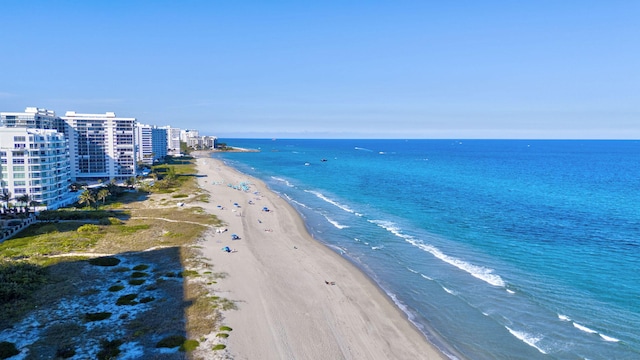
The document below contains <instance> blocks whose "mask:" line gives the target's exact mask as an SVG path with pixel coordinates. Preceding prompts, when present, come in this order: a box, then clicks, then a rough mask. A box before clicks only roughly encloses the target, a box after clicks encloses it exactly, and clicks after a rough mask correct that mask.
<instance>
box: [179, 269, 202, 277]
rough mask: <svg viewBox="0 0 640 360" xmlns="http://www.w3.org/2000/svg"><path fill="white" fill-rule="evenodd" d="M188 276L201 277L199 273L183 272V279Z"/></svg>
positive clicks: (192, 271) (193, 271)
mask: <svg viewBox="0 0 640 360" xmlns="http://www.w3.org/2000/svg"><path fill="white" fill-rule="evenodd" d="M188 276H194V277H195V276H200V274H198V272H197V271H195V270H185V271H183V272H182V277H188Z"/></svg>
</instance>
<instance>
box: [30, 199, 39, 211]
mask: <svg viewBox="0 0 640 360" xmlns="http://www.w3.org/2000/svg"><path fill="white" fill-rule="evenodd" d="M29 205H30V206H31V207H33V210H34V211H35V210H36V207H38V206H39V205H40V202H39V201H35V200H31V201H29Z"/></svg>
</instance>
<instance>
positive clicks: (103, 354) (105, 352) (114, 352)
mask: <svg viewBox="0 0 640 360" xmlns="http://www.w3.org/2000/svg"><path fill="white" fill-rule="evenodd" d="M122 342H123V341H122V340H111V341H108V340H102V341H101V342H100V345H101V346H102V349H101V350H100V351H99V352H98V360H111V359H116V358H117V356H118V355H119V354H120V345H122Z"/></svg>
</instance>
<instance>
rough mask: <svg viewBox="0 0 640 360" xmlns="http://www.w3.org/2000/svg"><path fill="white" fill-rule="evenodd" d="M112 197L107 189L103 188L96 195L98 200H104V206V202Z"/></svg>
mask: <svg viewBox="0 0 640 360" xmlns="http://www.w3.org/2000/svg"><path fill="white" fill-rule="evenodd" d="M109 195H111V193H110V192H109V190H108V189H107V188H102V189H100V190H99V191H98V193H97V194H96V200H98V201H99V200H102V205H104V201H105V200H106V199H107V198H108V197H109Z"/></svg>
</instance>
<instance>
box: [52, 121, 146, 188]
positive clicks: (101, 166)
mask: <svg viewBox="0 0 640 360" xmlns="http://www.w3.org/2000/svg"><path fill="white" fill-rule="evenodd" d="M61 119H62V122H63V125H62V126H61V130H62V131H63V132H64V133H65V135H66V136H67V138H68V140H69V151H70V157H71V163H72V164H73V166H72V167H71V178H72V179H73V180H75V181H87V182H91V181H98V180H102V181H105V180H111V179H115V180H125V179H128V178H131V177H133V176H135V174H136V172H135V170H136V162H135V159H136V154H135V149H136V147H135V124H136V119H135V118H121V117H116V114H115V113H113V112H107V113H105V114H78V113H76V112H75V111H67V113H66V114H65V116H63V117H61Z"/></svg>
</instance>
